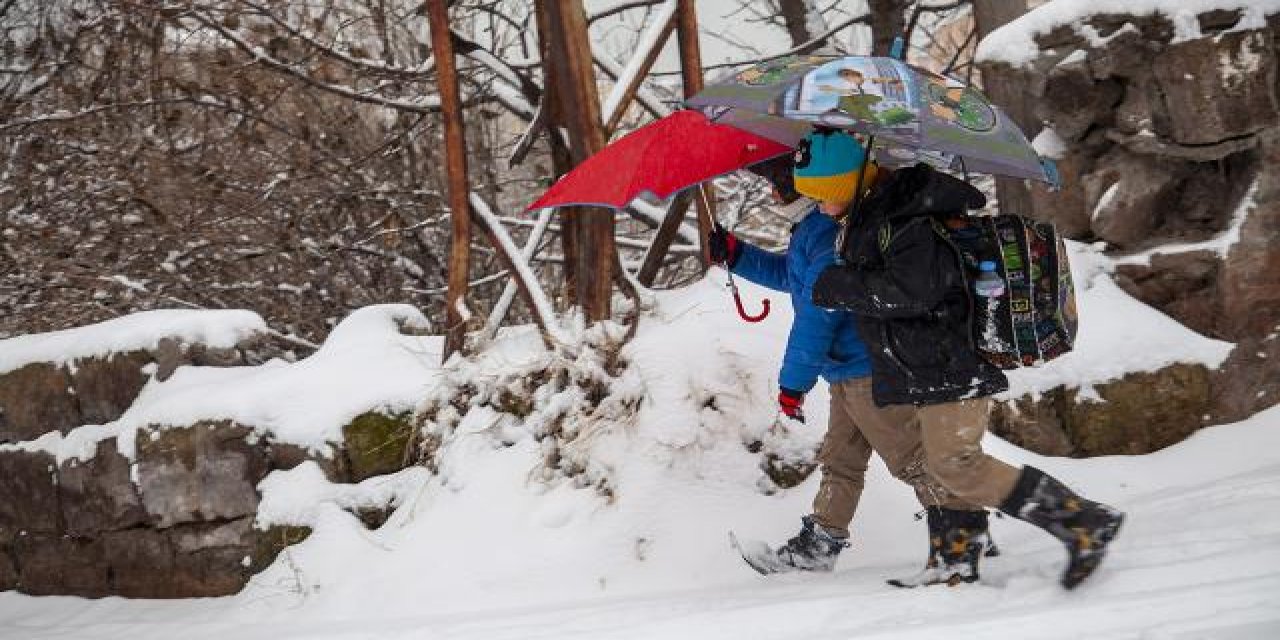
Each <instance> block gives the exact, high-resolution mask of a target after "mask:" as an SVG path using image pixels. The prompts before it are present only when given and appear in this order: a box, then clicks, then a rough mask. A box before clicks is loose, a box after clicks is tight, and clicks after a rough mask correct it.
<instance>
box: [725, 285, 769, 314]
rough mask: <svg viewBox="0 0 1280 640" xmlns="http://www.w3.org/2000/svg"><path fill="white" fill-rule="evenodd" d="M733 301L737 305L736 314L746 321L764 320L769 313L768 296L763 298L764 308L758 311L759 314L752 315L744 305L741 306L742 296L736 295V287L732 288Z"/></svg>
mask: <svg viewBox="0 0 1280 640" xmlns="http://www.w3.org/2000/svg"><path fill="white" fill-rule="evenodd" d="M733 303H734V304H736V305H738V315H739V316H741V317H742V319H743V320H746V321H747V322H760V321H761V320H764V319H765V318H766V317H767V316H768V315H769V299H768V298H765V299H764V309H762V310H761V311H760V314H759V315H755V316H753V315H751V314H749V313H747V309H746V307H743V306H742V297H741V296H739V295H738V288H737V287H734V288H733Z"/></svg>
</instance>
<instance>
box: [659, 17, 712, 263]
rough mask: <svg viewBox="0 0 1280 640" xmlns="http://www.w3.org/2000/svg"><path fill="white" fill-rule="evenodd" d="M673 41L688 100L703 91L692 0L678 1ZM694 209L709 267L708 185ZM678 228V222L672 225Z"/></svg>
mask: <svg viewBox="0 0 1280 640" xmlns="http://www.w3.org/2000/svg"><path fill="white" fill-rule="evenodd" d="M676 38H677V39H678V41H679V43H680V79H681V81H682V82H683V83H684V97H685V98H686V99H687V98H691V97H693V95H694V94H696V93H698V92H699V91H702V49H701V48H700V46H699V44H698V14H697V12H696V10H695V3H694V0H680V4H679V7H678V8H677V9H676ZM694 196H695V197H694V205H695V206H697V207H698V212H699V214H700V215H699V216H698V238H699V240H700V242H701V244H702V260H703V265H704V266H706V265H710V264H711V258H710V254H708V253H707V235H708V234H710V233H711V223H710V220H714V219H715V214H716V211H715V203H716V199H715V190H714V189H713V188H712V187H711V185H709V184H703V185H699V186H698V187H697V192H695V193H694ZM684 211H685V209H684V208H683V207H681V208H676V207H672V209H671V212H670V213H668V215H679V216H680V217H681V221H683V219H684ZM675 226H676V227H678V226H679V222H677V223H676V224H675Z"/></svg>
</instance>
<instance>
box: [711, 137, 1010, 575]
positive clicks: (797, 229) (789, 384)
mask: <svg viewBox="0 0 1280 640" xmlns="http://www.w3.org/2000/svg"><path fill="white" fill-rule="evenodd" d="M787 164H788V165H792V164H793V165H794V174H793V175H792V174H791V172H792V170H793V169H792V167H791V166H788V167H787V170H786V174H787V175H786V177H788V178H791V177H793V178H794V182H793V184H794V191H795V192H797V193H798V194H803V195H806V196H809V197H810V198H812V199H814V200H816V201H817V204H815V205H814V206H812V207H809V208H807V209H804V210H803V211H802V212H801V213H800V215H799V217H798V219H797V220H796V222H795V225H794V227H793V228H792V236H791V243H790V245H789V246H788V247H787V251H786V254H785V255H779V254H776V253H771V252H768V251H764V250H762V249H760V248H758V247H755V246H752V245H751V244H748V243H746V242H744V241H741V240H739V239H738V238H737V237H735V236H734V235H733V234H731V233H729V232H728V231H726V230H724V229H722V228H719V227H717V228H716V229H715V230H714V231H713V232H712V234H711V236H710V238H709V242H708V247H709V249H710V253H711V256H710V257H711V259H712V261H713V262H718V263H721V264H724V265H726V266H728V268H730V269H731V270H732V271H733V273H735V274H738V275H740V276H742V277H744V278H746V279H748V280H750V281H752V282H754V283H756V284H759V285H762V286H765V287H769V288H771V289H775V290H777V291H782V292H786V293H789V294H791V305H792V308H793V309H794V311H795V320H794V321H793V323H792V325H791V332H790V334H789V336H788V338H787V348H786V352H785V355H784V356H783V359H782V369H781V371H780V372H779V375H778V383H779V389H778V406H779V409H780V411H781V412H782V413H783V414H785V415H786V416H787V417H789V418H791V419H793V420H797V421H799V422H803V421H804V410H803V405H804V397H805V394H806V393H808V392H809V391H810V390H811V389H812V388H813V387H814V385H815V384H816V383H817V381H818V379H819V378H822V379H824V380H826V382H827V384H828V385H829V386H830V390H831V409H830V416H829V420H828V426H827V433H826V436H825V437H824V439H823V443H822V448H821V449H820V450H819V452H818V462H819V463H820V464H821V472H822V483H821V486H820V488H819V490H818V494H817V496H815V497H814V501H813V513H812V514H811V515H808V516H805V517H804V518H803V519H802V528H801V531H800V533H799V534H798V535H796V536H795V537H793V538H792V539H791V540H790V541H788V542H787V543H786V544H785V545H784V546H782V547H780V548H778V549H777V550H775V551H774V552H773V553H772V554H771V555H770V556H769V557H767V558H762V559H758V560H759V561H758V563H756V568H757V569H759V570H761V571H762V572H764V573H773V572H781V571H796V570H807V571H813V570H821V571H830V570H831V569H833V568H834V567H835V562H836V557H837V555H838V554H839V553H840V551H841V550H842V549H843V548H845V547H847V546H848V545H849V543H848V537H849V524H850V522H851V521H852V520H853V515H854V512H855V511H856V509H857V506H858V501H859V498H860V497H861V495H862V490H863V486H864V476H865V474H866V470H867V464H868V462H869V461H870V458H871V452H872V450H873V448H874V450H875V451H877V452H878V453H880V455H881V457H882V458H883V459H884V461H885V464H886V466H887V467H888V468H889V470H890V472H891V473H893V475H894V476H896V477H897V478H899V479H901V480H902V481H904V482H906V483H908V484H910V485H912V487H913V488H914V489H915V491H916V496H917V498H918V499H919V500H920V502H921V504H923V505H925V506H926V507H928V508H931V509H935V510H937V509H945V510H947V511H948V512H954V513H957V514H961V515H963V516H964V517H963V518H961V519H959V520H957V521H958V522H959V521H962V522H965V523H967V524H968V525H970V526H971V528H973V527H974V526H975V525H974V523H976V522H977V521H978V520H981V532H978V531H977V530H976V529H975V530H974V531H973V534H974V536H973V538H974V540H975V542H980V543H981V544H982V545H983V548H984V549H985V540H986V538H985V531H986V512H985V511H984V510H982V509H980V508H978V507H975V506H973V505H970V504H968V503H965V502H964V501H962V500H959V499H957V498H956V497H955V496H953V495H951V494H950V493H949V492H948V491H947V490H946V489H944V488H943V487H942V486H941V485H940V484H938V483H937V482H936V481H935V480H934V479H933V478H932V477H931V476H930V475H929V474H928V471H927V469H926V468H925V465H924V455H923V451H922V449H921V445H920V441H919V438H918V437H915V438H913V437H911V429H912V428H916V425H915V423H914V414H913V413H912V409H911V407H909V406H897V407H883V408H882V407H877V406H876V405H875V403H874V402H873V401H872V398H871V378H870V376H871V365H870V359H869V357H868V353H867V347H866V344H865V343H864V342H863V340H862V339H860V338H859V336H858V332H857V329H856V328H855V322H854V316H853V314H852V313H851V312H849V311H845V310H838V309H836V310H833V309H824V308H822V307H818V306H816V305H815V304H814V303H813V295H812V294H813V284H814V282H815V281H816V280H817V278H818V275H819V274H820V273H822V271H823V270H824V269H826V268H827V267H828V266H830V265H831V264H833V263H834V262H835V260H836V253H835V244H836V237H837V235H838V234H839V233H840V230H841V225H840V223H839V222H838V216H840V215H842V214H844V212H845V211H846V210H847V208H848V205H849V203H850V202H851V201H852V200H853V196H854V191H855V189H856V188H857V185H858V183H859V174H861V173H863V172H864V171H865V172H866V175H863V176H862V180H861V182H862V184H863V187H864V189H866V188H870V186H871V185H872V184H874V183H875V180H876V175H877V170H876V166H875V165H874V164H867V163H866V162H865V154H864V152H863V149H862V146H861V145H860V144H859V143H858V141H857V140H856V139H854V138H853V137H852V136H850V135H849V134H846V133H843V132H839V131H819V132H815V133H813V134H810V135H809V136H807V137H806V138H805V139H804V140H803V141H802V142H801V143H800V145H799V147H798V148H797V152H796V156H795V158H794V161H793V163H792V162H789V163H787ZM767 177H770V178H771V180H772V181H773V182H774V186H775V189H776V192H777V193H775V195H778V196H780V197H783V198H784V199H785V196H786V195H788V194H787V193H786V192H787V191H790V188H789V187H791V185H788V184H786V182H787V181H784V180H779V179H778V178H779V176H778V175H777V174H776V172H775V174H774V175H772V176H767ZM792 195H793V196H795V194H792ZM797 197H798V196H797ZM979 534H980V536H979ZM974 563H975V566H974V567H973V568H972V573H973V575H975V576H976V560H974ZM965 570H968V568H966V569H965ZM955 571H957V572H960V571H962V570H961V569H960V568H955Z"/></svg>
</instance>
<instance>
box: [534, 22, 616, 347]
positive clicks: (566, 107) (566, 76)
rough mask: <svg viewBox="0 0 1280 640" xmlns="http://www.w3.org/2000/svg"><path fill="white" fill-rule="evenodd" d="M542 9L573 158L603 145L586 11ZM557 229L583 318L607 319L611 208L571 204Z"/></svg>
mask: <svg viewBox="0 0 1280 640" xmlns="http://www.w3.org/2000/svg"><path fill="white" fill-rule="evenodd" d="M538 8H539V9H540V10H541V11H542V12H543V13H545V18H541V19H540V21H539V22H540V24H545V25H546V26H547V30H546V33H545V35H546V36H548V38H547V40H548V45H549V46H548V54H549V57H550V58H551V68H552V71H553V75H554V76H555V82H554V86H555V89H556V91H555V95H554V96H552V98H553V99H555V100H557V101H558V106H559V109H560V112H561V114H562V115H563V116H564V125H565V128H567V129H568V130H569V138H570V141H569V149H570V153H571V156H572V158H573V162H574V163H575V164H577V163H580V162H582V161H583V160H586V159H587V158H588V157H590V156H591V155H592V154H594V153H595V152H597V151H599V150H600V149H601V148H603V147H604V144H605V136H604V128H603V127H602V124H601V122H600V96H599V92H598V91H597V88H596V80H595V74H594V70H593V66H592V57H591V42H590V40H589V38H588V35H587V16H586V12H585V11H584V10H583V8H582V2H581V0H540V2H539V4H538ZM563 216H564V218H565V220H564V224H563V226H562V234H563V236H564V240H565V259H566V261H567V262H570V263H572V267H570V268H569V274H568V275H569V276H570V277H571V278H572V280H573V283H572V290H573V291H574V293H575V296H574V298H575V301H576V303H577V304H578V305H579V306H581V307H582V311H583V313H584V314H586V318H587V320H588V321H591V322H595V321H600V320H608V319H609V318H610V315H611V304H610V303H611V299H612V297H613V269H614V264H615V262H616V261H615V260H614V255H613V254H614V252H615V251H616V249H615V247H614V236H613V233H614V228H613V211H611V210H602V209H597V208H576V209H572V210H569V211H565V212H564V214H563Z"/></svg>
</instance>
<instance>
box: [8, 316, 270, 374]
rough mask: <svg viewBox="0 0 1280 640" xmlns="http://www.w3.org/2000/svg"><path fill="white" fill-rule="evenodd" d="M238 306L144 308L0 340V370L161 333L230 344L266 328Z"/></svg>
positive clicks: (90, 354) (98, 352)
mask: <svg viewBox="0 0 1280 640" xmlns="http://www.w3.org/2000/svg"><path fill="white" fill-rule="evenodd" d="M266 330H267V323H266V322H265V321H264V320H263V319H262V316H259V315H258V314H256V313H254V312H252V311H246V310H243V309H230V310H186V309H161V310H156V311H143V312H141V313H135V314H131V315H127V316H124V317H121V318H115V319H112V320H107V321H106V322H99V323H98V324H93V325H89V326H85V327H76V328H74V329H65V330H63V331H53V332H50V333H38V334H34V335H27V336H18V337H15V338H9V339H7V340H0V375H2V374H5V373H8V372H10V371H13V370H14V369H18V368H21V367H24V366H26V365H29V364H33V363H37V362H47V363H50V364H55V365H64V364H69V363H72V362H74V361H76V360H83V359H87V358H100V359H101V358H107V357H109V356H111V354H114V353H127V352H131V351H155V350H157V349H158V348H159V346H160V341H161V340H163V339H164V338H173V339H177V340H180V341H182V342H186V343H192V344H203V345H206V346H209V347H212V348H215V349H229V348H233V347H236V346H237V345H239V344H241V343H243V342H245V341H247V340H249V339H251V338H254V337H256V336H257V335H259V334H261V333H264V332H266Z"/></svg>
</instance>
